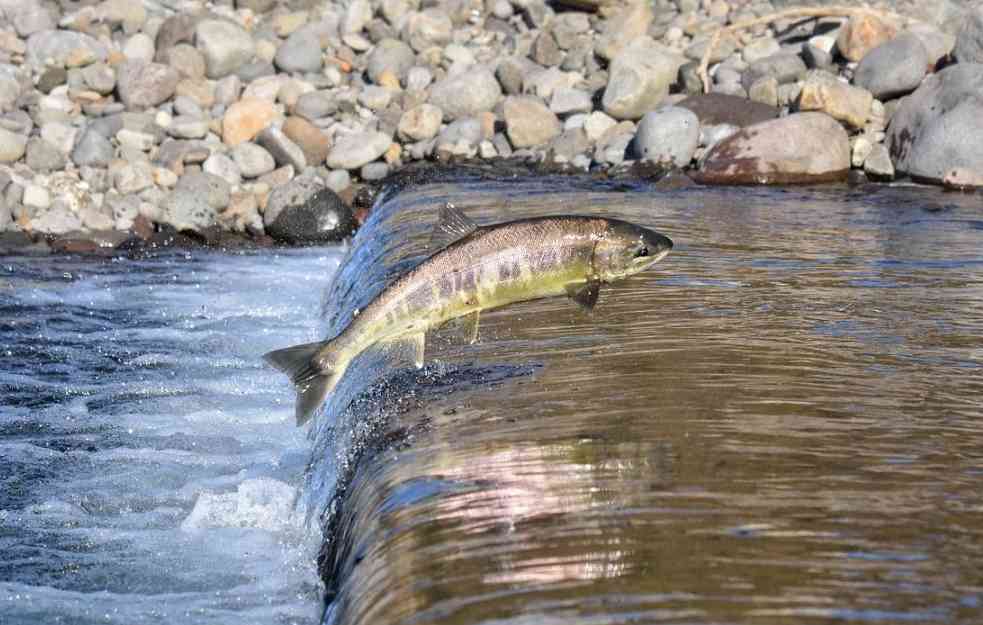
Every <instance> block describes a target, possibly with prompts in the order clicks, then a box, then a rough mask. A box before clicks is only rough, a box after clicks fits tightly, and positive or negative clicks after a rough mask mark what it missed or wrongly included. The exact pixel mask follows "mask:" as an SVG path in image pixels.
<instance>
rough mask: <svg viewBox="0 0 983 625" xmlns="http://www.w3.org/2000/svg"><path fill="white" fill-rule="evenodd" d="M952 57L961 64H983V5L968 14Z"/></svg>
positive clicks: (958, 35)
mask: <svg viewBox="0 0 983 625" xmlns="http://www.w3.org/2000/svg"><path fill="white" fill-rule="evenodd" d="M952 55H953V56H955V57H956V60H958V61H959V62H960V63H983V5H979V4H978V5H977V6H976V7H975V8H973V9H971V10H969V11H967V12H966V15H965V17H964V21H963V25H962V27H961V28H960V29H959V34H957V35H956V45H955V47H954V48H953V50H952Z"/></svg>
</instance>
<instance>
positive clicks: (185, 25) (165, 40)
mask: <svg viewBox="0 0 983 625" xmlns="http://www.w3.org/2000/svg"><path fill="white" fill-rule="evenodd" d="M201 15H203V14H200V13H197V14H196V13H178V14H177V15H172V16H171V17H168V18H167V19H165V20H164V22H163V23H162V24H161V25H160V28H158V29H157V37H156V38H155V39H154V49H155V50H157V57H156V60H157V61H158V62H165V61H166V60H167V59H166V56H165V55H166V54H167V51H168V50H170V49H172V48H174V47H175V46H176V45H178V44H180V43H193V42H194V40H195V28H196V27H197V26H198V22H199V21H200V20H201Z"/></svg>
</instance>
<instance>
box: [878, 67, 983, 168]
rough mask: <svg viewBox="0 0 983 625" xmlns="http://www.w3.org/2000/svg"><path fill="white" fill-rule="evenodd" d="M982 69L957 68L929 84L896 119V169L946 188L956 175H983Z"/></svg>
mask: <svg viewBox="0 0 983 625" xmlns="http://www.w3.org/2000/svg"><path fill="white" fill-rule="evenodd" d="M981 93H983V64H980V63H958V64H956V65H952V66H950V67H947V68H945V69H944V70H942V71H940V72H938V73H936V74H932V75H931V76H929V77H928V78H926V79H925V80H924V81H923V82H922V84H921V86H920V87H918V89H917V90H916V91H915V92H914V93H913V94H911V95H910V96H908V97H907V98H904V99H903V100H902V101H901V105H900V106H899V107H898V110H897V111H896V112H895V113H894V115H893V116H892V117H891V122H890V124H889V126H888V131H887V141H886V144H887V146H888V149H889V150H890V154H891V158H892V159H893V160H894V165H895V168H896V169H897V170H898V171H900V172H904V173H907V174H908V175H910V176H912V177H913V178H917V179H920V180H925V181H930V182H941V181H942V180H943V179H944V178H945V177H946V175H947V174H948V173H950V172H952V171H953V170H968V171H975V172H981V171H983V135H981V130H983V127H981V126H980V120H981V119H983V99H981V98H980V94H981Z"/></svg>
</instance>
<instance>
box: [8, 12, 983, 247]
mask: <svg viewBox="0 0 983 625" xmlns="http://www.w3.org/2000/svg"><path fill="white" fill-rule="evenodd" d="M778 5H780V6H778ZM917 7H918V9H917V13H913V12H911V11H906V10H905V9H906V7H905V6H901V7H898V6H894V5H892V6H886V5H885V6H879V7H874V8H872V9H871V10H869V11H857V10H855V9H851V10H840V12H839V13H837V8H836V7H824V6H823V5H820V8H821V9H822V11H821V13H826V14H820V15H808V16H807V15H795V14H789V13H786V14H781V13H779V12H780V11H782V10H787V9H788V7H787V6H786V5H785V3H783V2H780V1H779V0H775V2H774V3H769V2H762V1H757V0H754V1H751V2H744V1H741V0H730V1H728V0H704V1H703V2H702V3H701V2H700V1H698V0H655V1H654V2H652V1H641V2H637V1H636V2H626V3H618V2H612V3H598V2H596V1H595V0H556V1H554V2H544V1H543V0H511V1H510V0H485V1H484V2H482V0H426V1H421V0H350V1H349V2H338V3H328V2H313V1H304V0H295V1H291V2H276V1H274V0H236V1H235V2H234V3H233V2H214V3H204V2H200V1H198V0H145V1H144V2H142V3H140V2H134V1H130V0H105V1H102V2H85V1H83V2H81V3H77V2H69V1H67V0H63V1H57V2H56V1H52V0H0V113H2V114H0V253H2V252H3V250H4V249H9V248H10V247H12V246H19V245H35V246H39V247H45V246H51V245H53V246H54V249H60V250H68V251H91V250H97V249H114V248H116V247H118V246H123V247H127V246H129V247H134V246H137V247H138V246H141V245H151V246H153V245H172V244H181V245H207V244H220V245H239V244H241V243H243V242H246V241H248V242H250V243H251V244H273V243H274V242H276V241H280V242H285V243H305V242H318V241H331V240H337V239H339V238H341V237H344V236H346V235H347V234H349V233H350V232H351V231H352V230H353V229H354V228H355V227H356V226H357V222H358V215H357V214H356V213H357V211H355V210H354V209H353V208H352V206H353V200H354V198H355V196H356V194H357V192H358V189H359V188H360V186H361V185H365V184H368V185H376V184H379V182H380V181H382V180H385V179H387V177H388V176H389V175H390V173H392V172H394V171H398V170H401V169H402V168H403V167H404V166H405V165H406V164H409V163H413V162H419V161H422V162H429V161H443V162H447V161H461V160H485V161H490V160H493V159H516V160H525V161H533V162H536V163H541V164H546V165H548V166H549V167H551V168H565V169H568V170H571V171H598V170H606V169H612V168H614V169H618V168H627V167H630V166H631V165H632V164H633V163H636V162H642V161H645V162H650V163H655V164H658V165H660V166H671V167H676V168H680V169H682V170H683V171H685V172H686V173H687V175H689V176H690V177H691V178H693V179H694V180H696V181H698V182H701V183H706V184H760V183H801V182H822V181H834V180H842V179H845V178H846V177H847V176H848V174H850V171H851V170H853V171H854V172H855V173H854V174H853V175H854V176H860V175H864V176H868V177H869V178H871V179H875V180H892V179H894V178H895V177H896V176H910V177H911V178H913V179H915V180H917V181H921V182H929V183H939V184H943V183H944V184H947V185H951V186H954V187H958V188H971V187H977V186H983V148H981V147H980V146H983V137H981V135H980V133H981V132H983V131H981V127H980V125H979V120H981V119H983V8H980V7H976V8H969V3H966V4H965V5H960V4H958V3H955V2H951V1H950V0H941V2H935V1H933V2H931V3H929V6H926V5H924V4H923V3H920V4H918V5H917ZM840 9H842V7H840ZM776 13H778V15H776ZM745 26H746V27H745ZM704 61H705V67H706V69H707V70H708V72H707V74H706V75H704V74H703V72H702V69H703V68H702V67H701V62H704ZM705 92H706V93H705Z"/></svg>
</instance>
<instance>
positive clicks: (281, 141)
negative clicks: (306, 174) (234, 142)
mask: <svg viewBox="0 0 983 625" xmlns="http://www.w3.org/2000/svg"><path fill="white" fill-rule="evenodd" d="M256 142H257V143H259V145H261V146H263V147H264V148H266V150H267V151H268V152H269V153H270V155H271V156H272V157H273V160H274V161H275V162H276V164H277V165H280V166H281V167H282V166H286V165H291V166H293V168H294V169H295V170H296V171H303V170H304V169H305V168H306V167H307V158H306V157H305V156H304V150H303V149H301V147H300V146H299V145H297V144H296V143H294V142H293V141H291V140H290V138H289V137H287V135H285V134H283V131H282V130H280V129H279V128H277V127H276V126H268V127H266V128H264V129H263V132H261V133H259V137H257V138H256ZM314 164H315V163H311V165H314Z"/></svg>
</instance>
